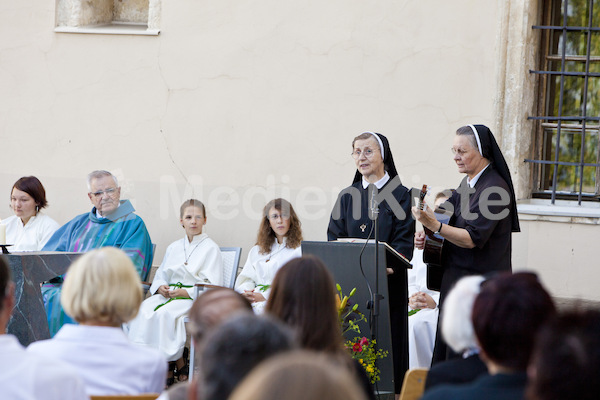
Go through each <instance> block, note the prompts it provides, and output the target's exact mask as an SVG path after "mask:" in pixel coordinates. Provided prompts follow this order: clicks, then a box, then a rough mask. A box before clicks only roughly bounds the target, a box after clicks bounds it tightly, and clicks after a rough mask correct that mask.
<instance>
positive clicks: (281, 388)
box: [230, 350, 366, 400]
mask: <svg viewBox="0 0 600 400" xmlns="http://www.w3.org/2000/svg"><path fill="white" fill-rule="evenodd" d="M230 399H231V400H280V399H286V400H313V399H327V400H365V399H366V397H365V395H364V391H363V390H362V389H361V388H360V387H359V386H358V384H357V383H356V378H355V377H354V376H353V375H352V374H351V373H350V371H348V369H346V368H338V367H337V366H336V365H335V364H331V359H330V358H329V357H328V356H326V355H323V354H322V353H314V352H310V351H305V350H299V351H292V352H287V353H284V354H281V355H277V356H275V357H272V358H270V359H268V360H266V361H265V362H263V363H261V364H260V365H259V366H258V367H256V368H255V369H254V370H253V371H252V372H251V373H250V374H249V375H248V376H247V377H246V378H245V379H244V380H243V381H242V383H241V384H240V385H239V386H238V387H237V388H236V389H235V391H234V392H233V394H232V396H231V397H230Z"/></svg>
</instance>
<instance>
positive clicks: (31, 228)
mask: <svg viewBox="0 0 600 400" xmlns="http://www.w3.org/2000/svg"><path fill="white" fill-rule="evenodd" d="M2 225H6V243H7V244H12V246H11V247H10V252H11V253H12V252H14V251H40V250H41V249H42V247H44V245H45V244H46V242H47V241H48V239H50V237H51V236H52V235H53V234H54V232H56V230H57V229H58V228H60V225H59V224H58V222H56V221H55V220H53V219H52V218H50V217H49V216H47V215H44V214H42V213H41V212H38V214H37V215H34V216H33V217H31V218H29V221H27V225H23V221H22V220H21V218H20V217H17V216H16V215H12V216H10V217H8V218H6V219H3V220H2Z"/></svg>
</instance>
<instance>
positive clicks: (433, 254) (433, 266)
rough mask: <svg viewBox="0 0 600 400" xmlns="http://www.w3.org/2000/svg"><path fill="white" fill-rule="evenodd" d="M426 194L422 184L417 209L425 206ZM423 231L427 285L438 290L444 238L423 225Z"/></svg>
mask: <svg viewBox="0 0 600 400" xmlns="http://www.w3.org/2000/svg"><path fill="white" fill-rule="evenodd" d="M426 195H427V185H423V188H422V189H421V192H420V193H419V206H418V208H419V210H423V209H424V208H425V196H426ZM423 230H424V231H425V247H424V248H423V262H424V263H425V264H427V287H428V288H429V289H431V290H440V287H441V284H442V276H443V274H444V270H443V269H442V247H443V245H444V238H443V237H442V236H440V235H436V234H435V233H434V232H432V231H431V230H430V229H427V228H426V227H425V226H423Z"/></svg>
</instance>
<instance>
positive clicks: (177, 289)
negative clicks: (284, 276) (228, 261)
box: [124, 199, 223, 379]
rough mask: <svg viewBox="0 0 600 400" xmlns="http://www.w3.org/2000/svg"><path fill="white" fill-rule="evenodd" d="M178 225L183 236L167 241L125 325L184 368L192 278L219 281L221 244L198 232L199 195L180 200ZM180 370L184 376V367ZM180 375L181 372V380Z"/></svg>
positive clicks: (134, 337) (201, 221) (201, 220)
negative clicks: (146, 291) (145, 296)
mask: <svg viewBox="0 0 600 400" xmlns="http://www.w3.org/2000/svg"><path fill="white" fill-rule="evenodd" d="M180 222H181V226H182V227H183V228H184V229H185V236H184V237H183V238H182V239H179V240H178V241H176V242H173V243H171V245H169V247H168V248H167V251H166V253H165V257H164V259H163V262H162V264H161V265H160V267H159V268H158V270H157V271H156V275H155V276H154V280H153V282H152V286H151V287H150V293H152V294H153V296H151V297H149V298H148V299H146V300H144V302H143V303H142V305H141V307H140V312H139V313H138V315H137V317H136V318H135V319H134V320H132V321H131V322H130V323H129V324H127V325H126V326H124V329H125V331H126V332H127V335H128V337H129V339H130V340H131V341H132V342H134V343H137V344H140V345H144V346H148V347H154V348H157V349H159V350H160V351H161V352H162V354H163V355H164V356H165V358H166V359H167V360H168V361H176V364H177V365H176V367H177V369H178V371H183V370H185V366H187V360H185V359H183V357H182V356H183V350H184V345H185V339H186V333H185V325H184V318H185V316H186V315H187V314H188V311H189V310H190V308H191V307H192V303H193V300H194V298H195V294H196V291H195V288H194V285H195V284H196V283H206V284H211V285H222V284H223V261H222V259H221V250H220V249H219V246H218V245H217V244H216V243H215V242H214V241H213V240H212V239H210V238H209V237H208V235H207V234H206V233H202V228H203V227H204V225H205V224H206V210H205V207H204V204H202V202H200V201H199V200H195V199H190V200H187V201H185V202H184V203H183V204H182V205H181V209H180ZM183 375H187V370H185V373H183ZM182 378H183V377H181V376H180V379H182Z"/></svg>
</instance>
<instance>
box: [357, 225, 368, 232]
mask: <svg viewBox="0 0 600 400" xmlns="http://www.w3.org/2000/svg"><path fill="white" fill-rule="evenodd" d="M359 228H360V230H361V232H364V231H365V229H367V226H366V225H365V224H362V225H361V226H359Z"/></svg>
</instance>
